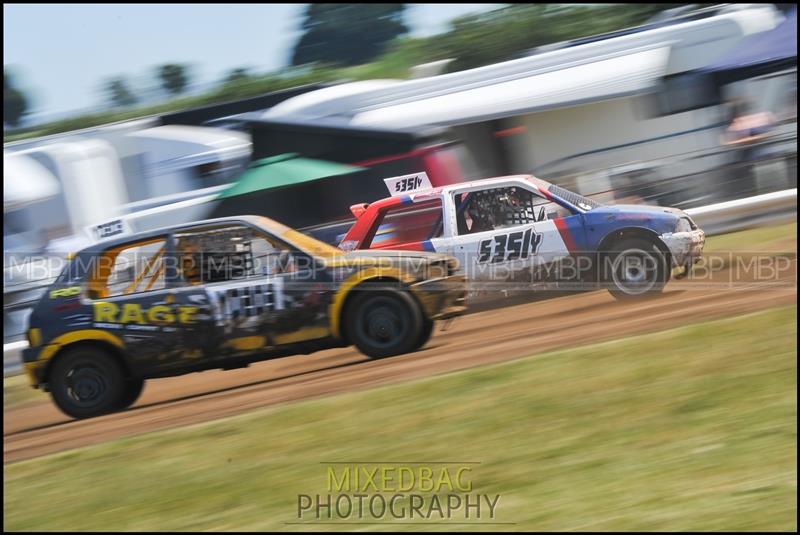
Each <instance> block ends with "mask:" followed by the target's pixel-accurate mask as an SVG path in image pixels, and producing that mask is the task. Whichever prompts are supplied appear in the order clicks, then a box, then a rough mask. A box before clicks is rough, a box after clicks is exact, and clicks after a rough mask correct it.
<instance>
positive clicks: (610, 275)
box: [602, 238, 669, 300]
mask: <svg viewBox="0 0 800 535" xmlns="http://www.w3.org/2000/svg"><path fill="white" fill-rule="evenodd" d="M668 265H669V258H668V256H667V255H666V254H664V252H663V251H661V249H659V248H658V246H656V244H655V243H653V242H652V241H650V240H647V239H644V238H628V239H624V240H620V241H619V242H617V243H615V244H614V245H613V246H612V247H611V251H610V252H609V253H608V254H607V255H605V258H604V260H603V264H602V269H603V282H604V283H605V284H606V288H607V289H608V291H609V293H611V295H613V296H614V297H615V298H616V299H619V300H630V299H640V298H643V297H649V296H653V295H657V294H659V293H661V291H662V290H663V289H664V286H665V285H666V284H667V281H668V280H669V269H668Z"/></svg>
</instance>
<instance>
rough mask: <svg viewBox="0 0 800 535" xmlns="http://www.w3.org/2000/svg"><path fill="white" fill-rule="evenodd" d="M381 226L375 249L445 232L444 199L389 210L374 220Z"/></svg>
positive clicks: (376, 236) (369, 245)
mask: <svg viewBox="0 0 800 535" xmlns="http://www.w3.org/2000/svg"><path fill="white" fill-rule="evenodd" d="M375 224H376V225H377V226H378V228H377V230H376V231H375V236H374V237H373V238H372V242H371V243H366V244H364V245H365V247H368V248H369V247H372V248H375V249H380V248H385V247H392V246H394V245H400V244H403V243H413V242H420V241H425V240H430V239H432V238H439V237H441V236H442V232H443V226H442V200H441V199H439V198H436V199H432V200H430V201H425V202H422V203H419V204H414V205H412V206H399V207H397V208H395V209H393V210H388V211H387V212H386V213H384V215H383V217H382V218H381V219H379V220H378V221H376V222H375Z"/></svg>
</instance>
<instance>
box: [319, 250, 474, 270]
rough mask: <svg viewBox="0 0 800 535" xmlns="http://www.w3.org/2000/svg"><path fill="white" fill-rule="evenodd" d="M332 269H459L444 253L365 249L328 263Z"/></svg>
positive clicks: (456, 263) (450, 257)
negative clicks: (376, 267) (432, 266)
mask: <svg viewBox="0 0 800 535" xmlns="http://www.w3.org/2000/svg"><path fill="white" fill-rule="evenodd" d="M327 263H328V265H329V266H331V267H367V266H387V267H397V268H400V269H403V270H406V271H409V272H414V273H416V272H419V270H421V269H422V268H425V267H427V266H431V265H433V264H443V265H446V266H447V267H448V268H449V269H448V270H447V271H448V272H454V271H455V270H457V269H458V260H456V259H455V258H453V257H452V256H448V255H446V254H442V253H429V252H425V251H395V250H391V251H384V250H374V249H372V250H370V249H363V250H358V251H350V252H348V253H344V254H342V255H339V256H337V257H336V258H335V259H331V260H328V261H327Z"/></svg>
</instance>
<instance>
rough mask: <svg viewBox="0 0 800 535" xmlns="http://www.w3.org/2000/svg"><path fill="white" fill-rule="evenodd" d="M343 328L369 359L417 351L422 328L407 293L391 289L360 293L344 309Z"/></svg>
mask: <svg viewBox="0 0 800 535" xmlns="http://www.w3.org/2000/svg"><path fill="white" fill-rule="evenodd" d="M346 325H347V336H348V339H349V340H350V341H351V342H352V343H353V344H354V345H355V346H356V347H357V348H358V350H359V351H361V352H362V353H364V354H365V355H367V356H368V357H371V358H383V357H391V356H394V355H400V354H403V353H409V352H411V351H414V350H415V349H418V348H419V347H420V345H419V344H420V342H421V341H422V339H423V336H424V327H425V325H424V318H423V314H422V311H421V310H420V307H419V305H418V304H417V302H416V301H415V300H414V298H413V297H412V296H411V295H409V293H408V292H407V291H401V290H395V289H392V288H374V289H373V288H369V289H365V290H363V291H361V292H360V293H359V295H357V296H356V297H355V298H354V301H353V303H352V305H351V306H350V307H349V308H348V311H347V315H346ZM422 343H424V341H423V342H422Z"/></svg>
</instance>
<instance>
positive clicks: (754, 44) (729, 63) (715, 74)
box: [700, 8, 797, 87]
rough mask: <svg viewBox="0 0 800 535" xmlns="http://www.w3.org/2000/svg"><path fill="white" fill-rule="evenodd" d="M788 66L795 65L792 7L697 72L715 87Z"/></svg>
mask: <svg viewBox="0 0 800 535" xmlns="http://www.w3.org/2000/svg"><path fill="white" fill-rule="evenodd" d="M791 67H797V9H796V8H795V9H793V10H792V11H791V12H790V13H789V14H787V16H786V18H785V19H784V21H783V22H781V23H780V24H778V25H777V26H776V27H775V28H773V29H772V30H769V31H767V32H761V33H757V34H755V35H752V36H750V37H748V38H747V39H745V40H744V41H743V42H742V43H741V44H740V45H739V46H737V47H736V48H734V49H733V50H731V51H730V52H729V53H728V54H726V55H725V56H723V57H721V58H719V59H718V60H717V61H716V62H714V63H712V64H711V65H709V66H707V67H705V68H704V69H701V70H700V73H702V74H706V75H710V76H711V77H712V79H713V81H714V83H715V84H716V85H717V87H719V86H723V85H726V84H730V83H732V82H737V81H739V80H746V79H748V78H754V77H756V76H761V75H763V74H769V73H772V72H777V71H781V70H784V69H789V68H791Z"/></svg>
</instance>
